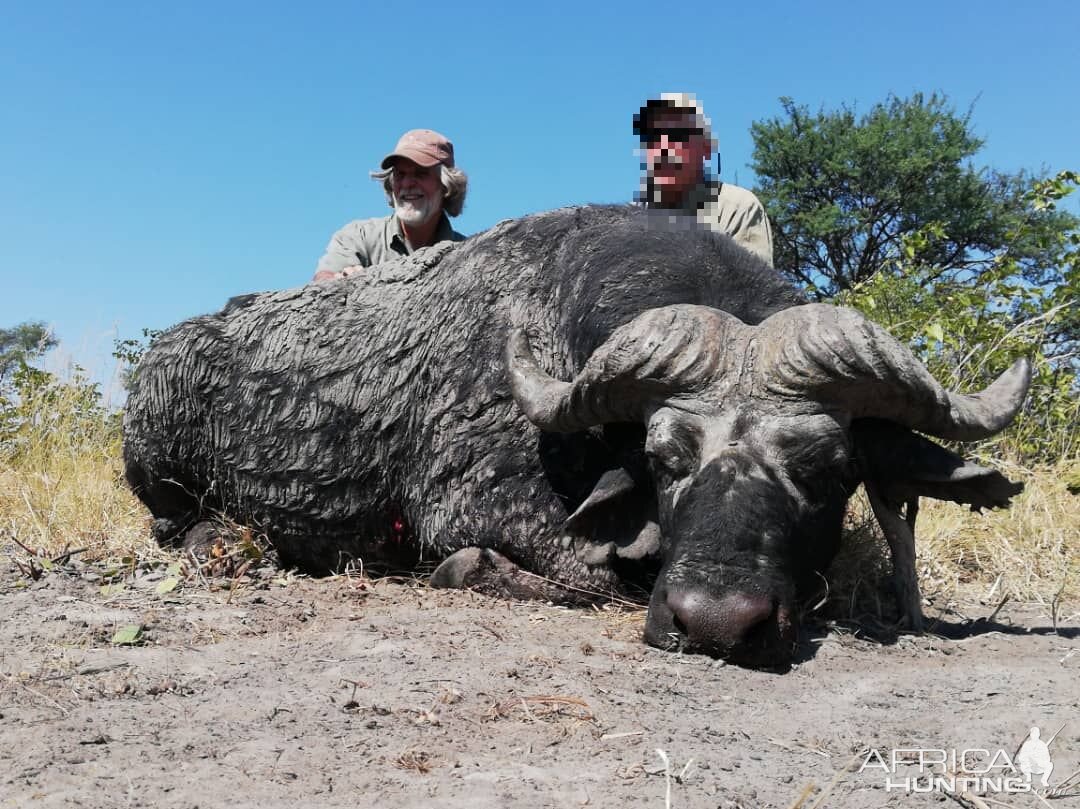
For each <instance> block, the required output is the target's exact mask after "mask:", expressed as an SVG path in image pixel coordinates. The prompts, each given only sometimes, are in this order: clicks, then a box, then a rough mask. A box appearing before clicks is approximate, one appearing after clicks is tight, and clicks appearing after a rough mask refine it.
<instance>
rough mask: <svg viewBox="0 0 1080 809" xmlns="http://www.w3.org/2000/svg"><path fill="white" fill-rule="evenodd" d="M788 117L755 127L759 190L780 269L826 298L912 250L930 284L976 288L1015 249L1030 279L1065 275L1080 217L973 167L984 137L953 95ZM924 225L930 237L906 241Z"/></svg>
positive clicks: (1023, 184)
mask: <svg viewBox="0 0 1080 809" xmlns="http://www.w3.org/2000/svg"><path fill="white" fill-rule="evenodd" d="M781 104H782V106H783V109H784V115H783V116H781V117H778V118H774V119H771V120H767V121H758V122H755V123H754V124H753V127H752V134H753V138H754V154H753V168H754V170H755V172H756V173H757V176H758V178H759V181H760V185H759V187H758V188H757V189H756V190H757V193H758V195H759V196H760V197H761V199H762V201H763V203H764V204H765V208H766V210H767V211H768V214H769V217H770V219H771V220H772V223H773V225H774V234H775V241H776V245H775V255H776V266H777V268H778V269H779V270H781V271H782V272H784V273H785V274H787V275H788V276H790V277H791V278H792V279H794V280H795V281H797V282H798V283H800V284H802V285H803V286H805V287H806V288H807V289H808V290H809V291H810V292H811V294H812V295H814V296H815V297H817V298H819V299H823V298H831V297H832V296H834V295H836V294H837V293H838V292H841V291H843V290H850V289H853V288H854V287H855V286H857V285H858V284H860V283H862V282H864V281H866V280H867V279H868V278H870V277H872V276H873V275H874V274H875V273H878V272H880V271H882V270H883V269H887V268H890V267H892V266H894V265H895V262H896V261H897V260H898V259H900V258H902V257H904V251H905V249H906V250H908V251H909V252H910V251H911V250H912V249H913V248H917V253H916V254H915V255H911V256H908V257H907V258H908V261H909V263H910V262H912V261H914V262H917V263H919V264H921V265H923V266H926V267H933V268H934V271H933V272H927V273H925V274H924V275H923V276H922V277H921V278H920V284H921V285H922V286H924V287H925V286H930V285H934V284H936V283H939V282H942V281H944V282H956V283H961V284H965V285H969V284H972V283H977V282H978V280H979V278H980V276H981V275H982V274H983V273H985V272H987V271H988V270H991V269H992V268H993V266H994V263H995V259H997V258H999V257H1000V256H1001V255H1002V254H1003V253H1004V252H1005V251H1008V253H1009V256H1010V259H1011V260H1012V261H1014V262H1015V264H1016V271H1017V274H1018V276H1019V277H1021V278H1023V279H1024V280H1026V281H1028V282H1029V283H1036V284H1047V283H1053V282H1054V281H1059V280H1060V275H1059V270H1060V266H1061V265H1060V252H1061V251H1060V247H1061V245H1060V243H1059V241H1058V237H1059V236H1060V235H1061V234H1063V233H1065V232H1068V231H1070V230H1073V231H1075V230H1076V227H1077V218H1076V217H1075V216H1073V215H1071V214H1069V213H1067V212H1065V211H1061V210H1058V209H1056V208H1054V207H1044V208H1042V209H1038V208H1036V207H1035V206H1034V205H1033V204H1032V202H1031V199H1030V193H1031V191H1032V190H1033V188H1034V187H1035V184H1036V182H1037V180H1036V179H1035V178H1032V177H1030V176H1028V175H1027V174H1025V173H1023V172H1021V173H1019V174H1013V175H1010V174H1004V173H1001V172H997V171H993V170H991V169H985V168H984V169H979V168H975V167H974V166H973V165H972V164H971V162H970V160H971V158H972V157H973V156H974V155H975V154H976V153H977V152H978V151H979V149H980V148H981V147H982V145H983V141H982V140H981V139H980V138H978V137H976V136H975V135H974V134H973V133H972V131H971V113H970V111H969V112H968V113H966V114H964V115H960V114H958V113H957V112H956V111H955V110H954V109H953V108H952V107H951V106H949V103H948V100H947V99H946V98H945V96H941V95H937V94H934V95H931V96H930V97H929V98H927V97H924V96H923V95H922V94H915V95H913V96H912V97H911V98H907V99H902V98H897V97H895V96H890V97H889V98H888V99H887V100H886V101H885V102H883V103H879V104H875V105H874V106H873V107H872V108H871V109H870V111H869V112H868V113H866V114H865V115H863V116H861V117H856V114H855V111H854V109H852V108H849V107H846V106H843V107H841V108H840V109H839V110H838V111H825V110H822V111H820V112H818V113H817V114H812V113H811V112H809V110H808V109H807V108H806V107H801V106H797V105H796V104H795V102H794V101H792V100H791V99H790V98H783V99H781ZM920 232H922V235H923V238H921V239H916V240H909V241H907V242H905V239H906V238H908V237H912V236H914V235H916V234H918V233H920Z"/></svg>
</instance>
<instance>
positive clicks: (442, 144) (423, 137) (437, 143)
mask: <svg viewBox="0 0 1080 809" xmlns="http://www.w3.org/2000/svg"><path fill="white" fill-rule="evenodd" d="M395 157H404V158H406V159H408V160H411V161H412V162H414V163H416V165H418V166H425V167H430V166H434V165H437V164H439V163H442V164H443V165H444V166H446V167H447V168H453V167H454V144H452V143H451V142H450V141H449V140H447V138H446V136H445V135H440V134H439V133H438V132H436V131H435V130H433V129H410V130H409V131H408V132H406V133H405V134H404V135H402V136H401V140H399V141H398V142H397V146H395V147H394V151H392V152H391V153H390V154H388V155H387V156H386V157H384V158H383V161H382V167H383V168H384V169H388V168H390V164H391V163H392V162H393V160H394V158H395Z"/></svg>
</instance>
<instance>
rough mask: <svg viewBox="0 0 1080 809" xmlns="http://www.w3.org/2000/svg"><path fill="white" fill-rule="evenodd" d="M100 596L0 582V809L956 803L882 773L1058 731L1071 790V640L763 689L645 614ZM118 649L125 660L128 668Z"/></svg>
mask: <svg viewBox="0 0 1080 809" xmlns="http://www.w3.org/2000/svg"><path fill="white" fill-rule="evenodd" d="M103 573H105V571H103V570H102V569H101V568H98V567H95V566H89V565H87V566H83V565H77V566H75V565H69V566H68V568H67V569H66V572H65V571H54V572H53V573H49V574H46V575H44V576H43V577H42V578H41V579H40V580H38V581H31V580H29V579H28V578H27V577H26V576H25V575H23V574H22V573H21V572H19V571H18V570H17V569H16V568H15V567H14V566H13V565H11V564H10V562H9V561H8V560H7V559H6V558H4V557H2V556H0V807H13V806H15V807H39V806H40V807H60V806H64V807H68V806H79V807H108V808H109V809H115V807H127V806H133V807H136V806H137V807H158V806H160V807H185V808H186V809H194V807H200V808H203V809H205V808H206V807H231V808H235V807H339V806H340V807H350V809H351V808H352V807H620V808H621V807H632V806H641V807H650V809H662V808H663V807H667V806H670V807H680V808H681V807H687V808H688V809H689V808H690V807H709V808H710V809H712V808H714V807H724V809H731V808H732V807H743V809H751V808H753V809H759V808H760V807H790V806H804V807H811V806H814V805H815V803H814V802H815V801H816V800H817V796H818V795H819V794H820V792H821V790H823V789H825V788H826V787H827V786H828V785H829V784H830V782H832V781H833V780H834V777H835V776H837V775H838V774H839V775H840V776H841V777H840V778H839V780H838V781H837V782H836V784H835V786H833V788H832V791H831V792H830V793H829V794H827V795H826V798H825V800H824V801H822V802H821V803H820V804H819V805H820V806H821V807H875V806H939V805H957V804H954V803H952V802H951V800H949V799H946V798H944V797H943V796H942V795H941V794H940V793H935V794H906V793H905V792H903V791H901V790H899V789H893V790H891V791H890V790H887V789H886V773H885V772H883V770H882V769H881V767H877V768H876V769H864V770H863V771H862V772H859V769H860V767H861V766H862V764H863V763H864V761H865V760H866V756H867V752H866V751H867V750H869V749H875V750H877V751H879V752H880V753H881V755H882V757H883V759H884V760H886V761H887V760H889V755H890V752H891V751H892V750H893V749H894V748H898V747H914V748H933V749H939V748H940V749H957V750H963V749H970V748H985V749H987V750H997V749H998V748H1003V749H1005V750H1007V751H1008V752H1009V753H1010V754H1012V753H1015V751H1016V749H1017V748H1018V746H1019V745H1020V743H1021V742H1022V741H1023V739H1024V738H1025V736H1026V735H1027V732H1028V729H1029V727H1031V726H1038V727H1040V728H1041V729H1042V731H1043V737H1044V739H1045V738H1047V737H1049V736H1051V735H1052V734H1053V733H1054V732H1055V731H1057V730H1058V729H1059V727H1060V726H1061V725H1062V724H1064V725H1065V727H1064V729H1063V730H1061V732H1060V733H1059V734H1058V735H1057V737H1056V738H1055V739H1054V740H1053V743H1052V744H1051V747H1050V751H1051V754H1052V756H1053V760H1054V763H1055V765H1056V769H1055V771H1054V773H1053V775H1052V777H1051V779H1050V784H1051V786H1053V785H1054V784H1056V783H1060V781H1061V780H1063V779H1064V778H1065V777H1066V776H1067V775H1068V774H1069V773H1072V772H1074V771H1076V770H1077V769H1080V628H1078V623H1077V616H1075V615H1073V616H1072V617H1069V616H1059V617H1058V631H1057V632H1055V631H1054V629H1053V627H1052V619H1051V616H1050V615H1049V614H1047V613H1045V612H1040V611H1039V610H1036V609H1033V608H1025V607H1016V606H1013V605H1006V606H1005V607H1004V609H1002V610H1001V611H1000V612H999V613H998V615H997V616H996V618H995V621H994V622H993V623H989V622H986V621H981V622H978V623H975V624H970V625H965V624H964V623H963V620H962V618H960V617H957V615H956V614H955V613H953V614H951V616H950V617H949V621H948V623H946V624H944V625H942V626H940V627H939V629H942V630H945V631H947V632H948V634H951V635H953V636H954V637H953V638H952V639H946V638H943V637H940V636H935V635H928V636H924V637H900V638H899V639H893V640H892V641H891V642H881V641H878V640H872V639H868V638H866V637H864V634H865V633H863V632H861V631H859V630H858V629H852V628H847V629H838V628H836V627H831V628H830V627H828V626H823V625H822V626H817V627H810V628H809V629H808V630H806V631H804V633H803V640H802V643H801V647H800V651H799V662H798V663H797V664H796V665H795V666H794V667H793V668H792V669H791V670H790V671H788V672H786V673H771V672H761V671H751V670H746V669H741V668H738V667H733V666H724V665H717V664H715V663H714V662H713V661H712V660H710V659H708V658H703V657H696V656H680V655H677V654H671V653H665V652H660V651H656V650H653V649H650V648H648V647H646V646H644V645H643V644H642V643H641V641H640V633H641V627H642V622H643V614H642V613H641V612H635V611H626V610H620V609H607V610H595V609H594V610H584V609H577V610H570V609H562V608H556V607H552V606H547V605H542V604H510V603H507V602H501V601H494V600H491V599H488V598H484V597H482V596H479V595H475V594H472V593H465V592H442V591H435V590H430V589H428V588H427V587H426V586H424V585H422V584H418V583H415V582H410V581H407V580H388V579H384V580H379V581H375V582H373V581H371V580H366V579H360V578H345V577H338V578H333V579H324V580H311V579H305V578H294V577H290V576H286V575H284V574H281V573H278V572H275V571H272V570H267V571H262V572H261V575H258V576H255V577H254V578H253V580H252V581H250V582H247V583H245V584H243V585H242V586H240V587H238V588H235V589H234V590H232V591H231V592H230V590H229V589H228V588H227V587H222V588H220V589H218V588H213V587H211V586H208V585H207V584H206V583H201V584H198V585H195V584H191V583H189V584H187V585H181V586H180V587H178V588H177V589H174V590H172V591H170V592H167V593H163V594H158V593H156V592H155V591H156V589H157V588H159V587H160V585H161V581H162V580H163V579H164V578H165V575H166V574H165V573H164V571H162V570H143V571H139V572H137V573H136V575H134V576H127V577H126V578H125V579H124V580H123V581H124V584H123V588H122V589H119V588H112V589H110V590H106V591H104V592H103V591H102V581H104V580H103V579H102V578H101V576H102V574H103ZM991 611H992V608H990V607H986V606H980V605H974V606H970V607H969V608H968V609H967V610H965V612H968V614H969V615H971V616H973V617H977V616H980V615H981V616H987V615H989V614H990V612H991ZM1074 612H1075V610H1074ZM125 626H138V627H141V630H140V634H139V636H138V637H137V638H136V643H135V644H133V645H118V644H115V643H113V638H114V635H115V634H116V632H117V630H119V629H122V628H123V627H125ZM657 750H661V751H663V753H664V755H665V756H666V757H667V760H668V765H667V767H666V768H665V763H664V761H663V759H662V757H661V755H660V754H659V753H658V752H657ZM846 767H850V770H849V771H848V772H847V773H846V774H843V771H844V769H845V768H846ZM913 767H914V765H913V764H910V763H909V764H904V763H901V764H900V765H899V768H898V770H897V772H896V778H897V779H900V778H901V777H907V776H910V775H913V774H917V772H916V771H915V770H913ZM905 768H906V769H905ZM811 784H812V785H814V791H813V792H812V793H809V794H808V795H806V796H805V797H804V798H803V799H802V801H801V802H800V796H803V795H804V790H805V789H807V788H808V787H809V786H810V785H811ZM992 797H993V800H996V801H998V803H996V804H995V803H988V804H986V805H989V806H998V805H1007V806H1044V805H1046V804H1045V803H1044V802H1043V801H1042V799H1040V798H1038V797H1036V796H1034V795H1030V794H1014V795H994V796H992ZM1051 800H1052V802H1051V805H1053V806H1055V807H1062V809H1065V808H1066V807H1068V806H1080V797H1059V798H1057V799H1051ZM963 805H971V804H970V803H965V804H963Z"/></svg>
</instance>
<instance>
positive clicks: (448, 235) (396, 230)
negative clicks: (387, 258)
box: [386, 211, 454, 256]
mask: <svg viewBox="0 0 1080 809" xmlns="http://www.w3.org/2000/svg"><path fill="white" fill-rule="evenodd" d="M388 224H389V227H388V228H387V231H386V235H387V247H389V248H391V249H392V250H395V251H396V252H398V253H401V254H402V255H406V256H407V255H409V253H411V252H412V251H411V250H410V249H409V242H408V241H407V240H406V239H405V231H403V230H402V229H401V220H400V219H398V217H397V214H396V213H395V214H393V215H392V216H391V217H390V221H389V223H388ZM453 238H454V229H453V228H452V227H450V218H449V217H448V216H447V215H446V211H443V212H442V213H440V214H439V226H438V227H437V228H435V242H434V243H438V242H446V241H451V240H452V239H453Z"/></svg>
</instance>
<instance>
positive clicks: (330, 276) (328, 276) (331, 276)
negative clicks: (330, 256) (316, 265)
mask: <svg viewBox="0 0 1080 809" xmlns="http://www.w3.org/2000/svg"><path fill="white" fill-rule="evenodd" d="M362 269H364V267H363V265H362V264H354V265H353V266H351V267H346V268H345V269H343V270H338V271H336V272H335V271H334V270H319V271H318V272H317V273H315V277H314V278H312V279H311V281H312V283H315V284H322V283H325V282H326V281H333V280H335V279H337V278H344V277H345V276H347V275H352V274H353V273H354V272H358V271H360V270H362Z"/></svg>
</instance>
